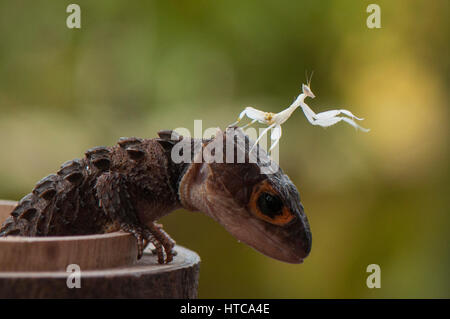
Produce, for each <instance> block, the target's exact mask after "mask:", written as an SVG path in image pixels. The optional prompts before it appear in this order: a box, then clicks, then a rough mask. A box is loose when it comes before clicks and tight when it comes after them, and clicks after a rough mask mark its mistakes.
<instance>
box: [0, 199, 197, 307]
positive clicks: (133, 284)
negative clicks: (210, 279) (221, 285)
mask: <svg viewBox="0 0 450 319" xmlns="http://www.w3.org/2000/svg"><path fill="white" fill-rule="evenodd" d="M15 204H16V203H15V202H11V201H0V221H3V220H4V219H5V218H6V217H7V216H8V215H9V213H10V212H11V211H12V209H13V208H14V206H15ZM175 251H176V252H177V253H178V254H177V255H176V256H175V257H174V260H173V261H172V262H171V263H169V264H167V265H160V264H158V262H157V257H156V256H154V255H153V254H152V253H151V251H150V250H149V249H147V250H146V251H145V252H144V256H143V257H142V258H141V259H140V260H139V261H137V260H136V255H137V250H136V241H135V240H134V237H132V236H131V235H129V234H126V233H122V232H116V233H110V234H102V235H88V236H65V237H64V236H61V237H19V236H11V237H6V238H0V298H196V297H197V288H198V277H199V270H200V257H199V256H198V255H197V254H196V253H195V252H193V251H190V250H188V249H186V248H184V247H181V246H175ZM69 264H77V265H79V266H80V268H81V288H68V286H67V278H68V276H69V275H70V274H71V273H69V272H66V269H67V266H68V265H69Z"/></svg>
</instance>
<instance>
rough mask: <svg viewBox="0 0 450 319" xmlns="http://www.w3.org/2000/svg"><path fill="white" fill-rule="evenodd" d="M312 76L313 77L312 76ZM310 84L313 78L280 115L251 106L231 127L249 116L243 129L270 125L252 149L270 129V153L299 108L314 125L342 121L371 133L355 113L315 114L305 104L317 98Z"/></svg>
mask: <svg viewBox="0 0 450 319" xmlns="http://www.w3.org/2000/svg"><path fill="white" fill-rule="evenodd" d="M311 76H312V74H311ZM310 83H311V78H310V79H309V80H308V81H307V84H302V93H301V94H300V95H299V96H298V97H297V98H296V99H295V101H294V102H293V103H292V104H291V105H290V106H289V107H288V108H286V109H284V110H283V111H281V112H279V113H272V112H264V111H260V110H257V109H255V108H253V107H250V106H249V107H246V108H245V109H244V110H243V111H242V112H241V113H240V114H239V117H238V119H237V121H236V122H234V123H233V124H230V125H229V127H231V126H236V125H237V124H238V123H239V122H240V121H241V120H242V119H243V118H244V116H247V117H248V118H250V119H251V120H252V121H251V122H250V123H248V124H247V125H245V126H243V127H242V128H245V127H248V126H250V125H252V124H254V123H256V122H259V123H262V124H266V125H268V127H267V128H265V129H264V131H263V132H262V133H261V134H260V135H259V137H258V138H257V140H256V141H255V144H254V145H253V146H252V148H251V149H253V148H254V147H255V146H256V145H257V144H258V142H259V141H260V139H261V138H262V137H263V136H264V135H265V134H266V133H267V132H268V131H269V130H270V129H273V130H272V133H271V135H270V138H271V140H272V145H271V147H270V149H269V152H270V151H271V150H272V149H273V148H274V147H275V146H276V145H277V144H278V142H279V141H280V138H281V135H282V130H281V125H282V124H283V123H284V122H286V121H287V120H288V119H289V117H290V116H291V115H292V113H294V111H295V110H296V109H297V108H298V107H301V108H302V110H303V113H304V114H305V116H306V118H307V120H308V121H309V122H310V123H311V124H312V125H319V126H322V127H328V126H332V125H334V124H336V123H338V122H340V121H344V122H346V123H348V124H350V125H352V126H353V127H355V128H356V129H360V130H361V131H363V132H368V131H370V130H369V129H366V128H363V127H361V126H360V125H358V124H357V123H356V122H355V120H358V121H362V120H363V118H359V117H357V116H355V115H353V113H352V112H350V111H348V110H343V109H340V110H330V111H325V112H321V113H315V112H314V111H313V110H312V109H311V108H310V107H309V106H308V105H307V104H306V103H305V98H307V97H310V98H312V99H313V98H315V97H316V96H315V95H314V93H313V92H312V91H311V88H310Z"/></svg>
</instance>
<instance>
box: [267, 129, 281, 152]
mask: <svg viewBox="0 0 450 319" xmlns="http://www.w3.org/2000/svg"><path fill="white" fill-rule="evenodd" d="M281 134H282V131H281V126H280V125H276V126H275V128H274V129H273V130H272V134H271V135H270V138H271V140H272V141H273V142H272V146H270V149H269V152H270V151H271V150H272V149H273V148H274V147H275V146H277V144H278V142H279V141H280V138H281Z"/></svg>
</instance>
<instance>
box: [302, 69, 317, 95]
mask: <svg viewBox="0 0 450 319" xmlns="http://www.w3.org/2000/svg"><path fill="white" fill-rule="evenodd" d="M313 74H314V71H313V72H311V75H310V77H309V78H308V74H307V73H306V83H307V84H303V85H302V91H303V94H305V95H306V96H308V97H310V98H312V99H313V98H315V97H316V96H315V95H314V93H313V92H312V91H311V79H312V76H313Z"/></svg>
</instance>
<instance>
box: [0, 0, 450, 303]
mask: <svg viewBox="0 0 450 319" xmlns="http://www.w3.org/2000/svg"><path fill="white" fill-rule="evenodd" d="M70 3H71V2H69V1H50V0H49V1H42V0H38V1H3V0H0V39H1V41H0V112H1V113H0V135H1V139H0V150H1V156H0V198H4V199H15V200H17V199H20V198H21V197H22V196H23V195H25V194H27V193H28V192H29V191H30V189H31V188H32V187H33V185H34V183H35V182H36V181H37V180H39V179H40V178H41V177H43V176H45V175H47V174H49V173H52V172H55V171H56V170H57V169H58V168H59V165H60V164H61V163H63V162H64V161H66V160H68V159H72V158H76V157H80V156H82V154H83V153H84V151H85V150H86V149H88V148H90V147H92V146H96V145H113V144H114V143H115V142H116V141H117V140H118V138H119V137H121V136H140V137H155V135H156V132H157V131H158V130H160V129H170V128H176V127H186V128H188V129H190V130H193V123H194V119H202V120H203V127H204V128H208V127H217V126H220V127H221V128H224V127H225V126H226V125H227V124H229V123H231V122H233V121H234V120H235V118H236V116H237V114H238V113H239V112H240V111H241V110H242V109H243V108H244V106H248V105H252V106H254V107H257V108H261V109H263V110H267V111H273V112H278V111H280V110H282V109H284V108H285V107H286V106H287V105H289V104H290V103H291V102H292V101H293V99H294V98H295V97H296V95H297V94H298V93H299V90H300V88H301V84H302V83H303V82H305V76H304V74H305V70H308V71H311V70H314V72H315V73H314V77H313V80H312V90H313V92H314V93H315V94H316V96H317V97H316V99H314V100H309V101H307V103H308V104H309V105H310V106H311V107H312V108H313V109H314V110H315V111H316V112H320V111H324V110H327V109H331V108H333V109H335V108H347V109H349V110H351V111H352V112H354V113H355V114H356V115H358V116H362V117H364V118H365V121H363V122H362V124H363V126H365V127H369V128H371V132H370V133H368V134H364V133H362V132H357V131H355V130H354V129H353V128H352V127H350V126H348V125H347V124H343V123H339V124H337V125H336V126H333V127H330V128H328V129H323V128H321V127H315V126H312V125H310V124H309V123H308V122H307V120H306V118H305V117H304V115H303V113H302V112H301V110H298V111H296V113H294V115H293V116H292V117H291V119H289V121H288V122H286V124H285V125H284V126H283V132H284V135H283V138H282V139H281V142H280V165H281V167H282V168H283V169H284V171H285V172H286V173H287V174H288V175H289V176H290V177H291V179H292V180H293V181H294V183H295V184H296V185H297V187H298V188H299V191H300V194H301V197H302V202H303V204H304V206H305V209H306V213H307V215H308V217H309V220H310V223H311V228H312V233H313V247H312V252H311V255H310V256H309V257H308V258H307V259H306V260H305V262H304V264H302V265H290V264H284V263H282V262H278V261H275V260H272V259H270V258H268V257H265V256H263V255H261V254H259V253H257V252H256V251H254V250H252V249H251V248H249V247H247V246H245V245H243V244H239V243H238V242H237V241H236V240H235V239H234V238H233V237H231V235H229V234H228V233H227V232H226V231H225V230H224V229H223V228H222V227H220V226H219V225H218V224H216V223H215V222H214V221H212V220H211V219H209V218H208V217H206V216H204V215H202V214H200V213H190V212H185V211H179V212H175V213H173V214H171V215H169V216H167V217H165V218H163V220H162V223H163V224H164V225H165V229H166V230H167V231H168V232H169V233H170V234H171V235H172V237H173V238H175V239H176V240H177V242H178V243H179V244H181V245H184V246H186V247H189V248H191V249H193V250H195V251H197V252H198V253H199V254H200V256H201V258H202V265H201V275H200V287H199V296H200V297H204V298H208V297H212V298H215V297H225V298H226V297H238V298H239V297H250V298H251V297H254V298H259V297H263V298H322V297H324V298H372V297H378V298H406V297H414V298H415V297H424V298H431V297H446V298H449V297H450V285H449V283H450V275H449V268H450V247H449V242H450V234H449V225H450V216H449V213H450V207H449V206H450V205H449V200H448V196H449V190H450V185H449V169H448V168H449V147H448V146H449V141H448V136H449V130H448V120H449V109H448V107H449V95H448V88H449V63H448V62H449V59H448V57H449V46H448V43H449V29H450V28H449V22H448V21H449V16H448V14H449V1H447V0H441V1H437V0H436V1H406V0H403V1H376V3H377V4H379V5H380V7H381V24H382V28H381V29H368V28H367V27H366V18H367V16H368V13H366V7H367V5H368V4H370V3H372V1H267V0H262V1H257V2H256V1H236V0H227V1H212V0H203V1H200V0H199V1H147V2H145V3H144V2H138V1H133V2H132V1H111V0H108V1H84V0H78V1H76V2H75V3H77V4H79V5H80V6H81V23H82V28H81V29H79V30H76V29H73V30H71V29H68V28H67V27H66V17H67V16H68V13H66V7H67V5H68V4H70ZM372 263H375V264H379V265H380V266H381V289H368V288H367V286H366V277H367V276H368V275H369V274H368V273H366V267H367V265H369V264H372Z"/></svg>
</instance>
